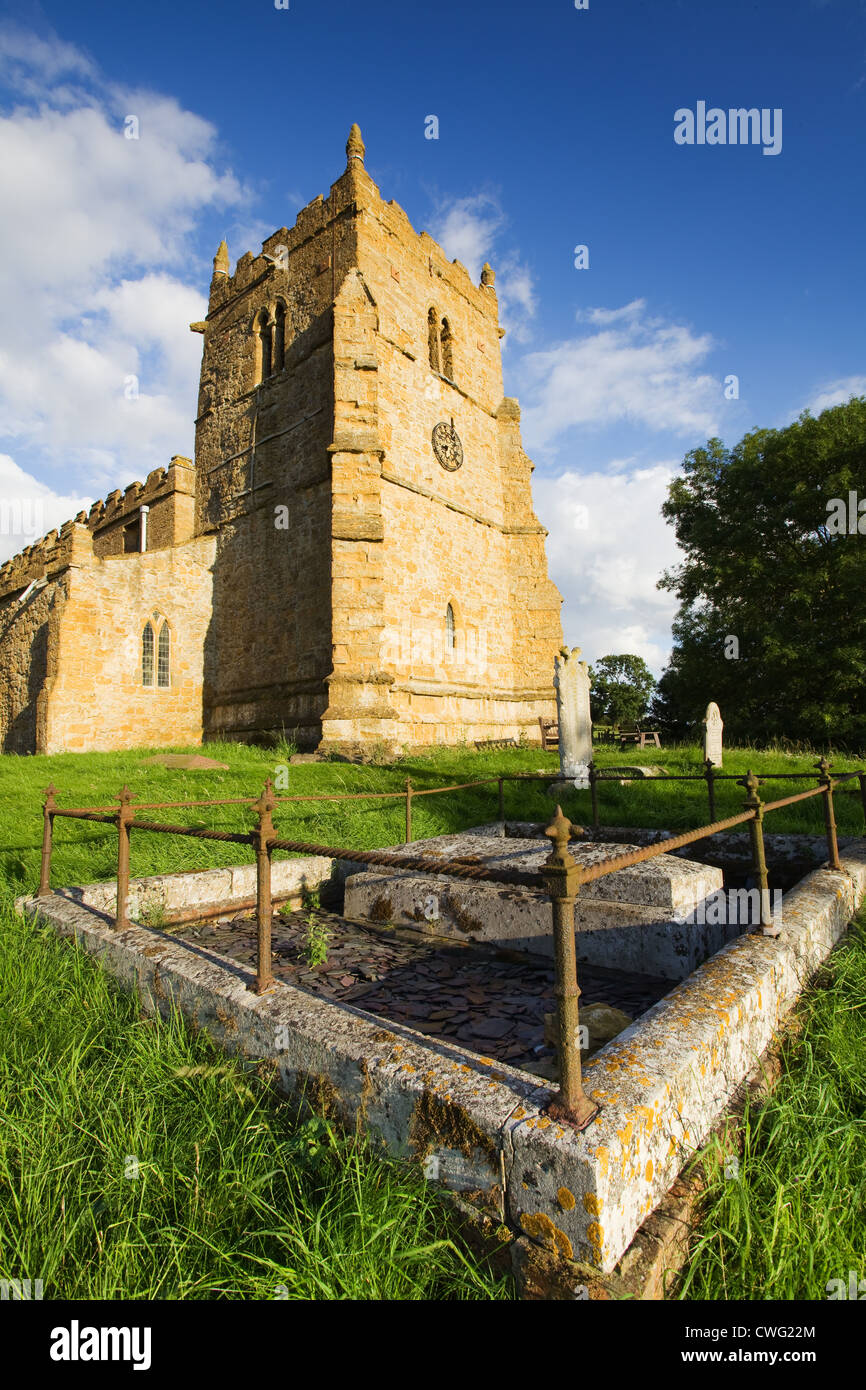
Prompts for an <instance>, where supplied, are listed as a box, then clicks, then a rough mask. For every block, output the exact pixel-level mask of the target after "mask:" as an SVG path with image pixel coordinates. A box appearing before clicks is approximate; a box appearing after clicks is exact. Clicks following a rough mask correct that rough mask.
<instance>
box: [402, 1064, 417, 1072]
mask: <svg viewBox="0 0 866 1390" xmlns="http://www.w3.org/2000/svg"><path fill="white" fill-rule="evenodd" d="M400 1070H401V1071H414V1070H415V1068H414V1067H413V1066H412V1064H411V1062H404V1063H403V1065H402V1067H401V1068H400Z"/></svg>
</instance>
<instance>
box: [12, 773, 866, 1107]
mask: <svg viewBox="0 0 866 1390" xmlns="http://www.w3.org/2000/svg"><path fill="white" fill-rule="evenodd" d="M816 768H817V771H818V774H819V775H818V778H817V782H818V785H817V786H815V787H812V788H810V789H809V790H808V791H804V792H797V793H795V794H794V795H792V796H786V797H782V798H780V799H779V800H778V801H770V802H766V803H764V802H762V801H761V798H760V795H759V788H760V785H761V782H762V781H764V780H770V781H771V780H773V778H774V776H780V777H791V778H793V777H801V776H807V775H808V774H802V773H783V774H769V775H767V776H766V777H765V778H758V777H756V776H755V775H754V774H753V773H752V772H751V771H750V772H748V773H747V775H746V776H745V777H743V778H739V779H737V780H738V781H739V783H740V785H741V786H742V787H743V788H744V790H745V791H746V793H747V795H746V798H745V802H744V807H745V809H744V810H743V811H742V812H741V813H740V814H739V815H736V816H728V817H727V818H726V819H725V820H715V819H713V820H712V821H711V822H710V824H708V825H703V826H700V827H698V829H696V830H689V831H686V832H684V833H683V834H681V835H672V836H670V837H669V838H667V839H665V840H660V841H659V842H658V843H657V844H655V845H648V846H646V847H645V848H643V849H637V850H629V851H626V853H624V854H618V855H614V856H612V857H611V858H609V859H603V860H601V861H600V862H598V863H596V864H592V865H584V864H578V863H577V862H576V861H575V859H574V857H573V856H572V854H571V853H570V851H569V848H568V846H569V839H570V837H571V836H572V834H573V833H574V831H575V830H576V828H577V827H575V826H573V825H572V824H571V822H570V821H568V820H567V819H566V818H565V816H563V814H562V811H561V809H560V808H559V806H557V808H556V814H555V816H554V818H553V820H552V822H551V824H550V825H549V826H548V828H547V830H546V831H545V834H546V835H547V836H548V837H549V838H550V840H551V841H552V842H553V843H552V849H551V853H550V855H549V856H548V858H547V859H546V860H545V861H544V864H543V865H542V867H541V870H540V872H537V873H530V872H527V871H523V870H520V869H504V868H503V869H490V868H486V867H484V866H483V865H477V864H469V863H466V862H465V861H463V862H461V861H460V860H459V859H451V860H449V859H435V860H434V859H431V858H428V857H426V856H422V855H408V854H395V853H392V852H388V851H387V850H360V849H352V848H349V847H347V846H345V845H318V844H310V843H308V842H307V841H305V840H288V839H283V838H281V837H278V836H277V834H276V831H275V829H274V824H273V813H274V811H275V810H277V808H278V806H279V804H280V803H282V802H284V801H301V800H309V801H342V800H349V799H355V798H359V799H360V798H364V797H369V798H371V799H391V798H401V799H405V803H406V843H407V844H408V843H410V842H411V840H412V801H413V798H414V797H417V796H434V795H436V794H441V793H444V792H452V791H462V790H465V789H467V788H470V787H481V786H488V785H491V784H493V783H496V784H497V785H498V791H499V819H500V820H501V821H504V818H505V817H504V807H503V784H504V783H505V782H506V781H534V780H538V779H539V778H543V779H544V780H547V779H548V776H549V774H546V773H540V774H535V773H532V774H529V775H526V774H503V775H502V776H499V777H493V778H485V779H483V780H481V781H475V782H464V783H460V784H457V785H453V786H448V787H432V788H425V789H423V790H416V789H415V788H413V786H412V783H411V780H410V779H409V778H408V777H407V779H406V787H405V790H404V791H401V792H356V793H345V794H342V795H340V794H336V795H316V796H312V795H311V796H303V795H299V796H291V797H276V796H274V793H273V789H272V786H271V781H270V778H268V780H267V781H266V782H265V785H264V788H263V790H262V793H261V796H260V797H259V798H258V800H257V801H256V800H251V799H249V798H246V797H233V798H229V799H225V800H221V801H220V800H214V801H189V802H151V803H145V804H142V805H140V806H138V807H135V806H133V804H132V794H131V793H130V791H129V789H128V787H124V788H123V789H122V791H121V793H120V797H119V800H118V805H117V809H116V810H114V809H113V808H109V807H100V808H95V807H88V808H82V809H70V808H66V807H60V806H58V805H57V803H56V800H55V796H56V788H55V787H53V786H49V787H47V788H46V790H45V801H44V803H43V833H42V864H41V872H40V878H39V892H38V896H39V897H47V896H49V895H50V893H51V857H52V848H53V832H54V821H55V819H56V817H57V816H61V817H64V818H67V819H70V820H86V821H96V822H99V823H101V824H103V825H114V826H116V827H117V910H116V916H115V925H116V926H117V927H119V928H120V927H128V926H129V925H130V923H129V917H128V911H129V884H130V834H131V832H132V831H133V830H135V831H147V832H149V833H152V834H158V835H180V836H186V837H187V838H189V839H196V840H215V841H221V842H224V843H230V844H241V845H250V846H252V848H253V849H254V850H255V854H256V926H257V959H256V975H255V981H254V985H253V988H254V989H255V991H256V992H257V993H258V994H263V993H264V992H265V991H266V990H268V989H270V988H271V987H272V986H273V985H274V977H273V972H272V968H271V959H272V951H271V923H272V916H273V899H272V893H271V858H272V854H273V851H274V850H277V849H278V850H285V851H287V852H290V853H295V854H309V855H318V856H321V857H323V858H327V859H333V860H342V861H344V862H346V861H348V862H350V863H357V864H371V865H381V866H382V867H384V868H390V869H397V870H400V871H402V872H404V873H405V872H411V873H417V872H420V873H424V874H429V875H442V876H444V877H446V878H454V879H460V880H463V881H465V882H470V883H473V882H474V883H499V884H507V885H510V886H516V887H521V888H529V889H533V890H535V891H538V890H541V891H544V892H546V893H547V895H548V896H549V898H550V901H551V907H552V914H553V948H554V951H553V953H554V965H555V993H556V997H557V1034H558V1044H559V1046H558V1055H559V1065H560V1086H559V1090H558V1092H557V1093H556V1094H555V1095H554V1096H553V1098H552V1100H551V1101H550V1104H549V1106H548V1112H549V1113H550V1114H551V1115H552V1116H554V1117H555V1118H557V1119H559V1120H560V1121H563V1122H565V1123H567V1124H569V1125H571V1126H572V1127H574V1128H575V1129H579V1130H580V1129H584V1128H585V1127H586V1126H587V1125H588V1124H589V1123H590V1122H591V1121H592V1119H593V1118H594V1117H595V1115H596V1114H597V1112H598V1106H596V1105H594V1104H593V1102H591V1101H590V1100H589V1099H588V1097H587V1096H586V1094H585V1092H584V1090H583V1083H582V1079H581V1059H580V1045H579V1032H578V999H579V996H580V988H579V986H578V982H577V962H576V951H575V924H574V907H575V900H576V897H577V895H578V893H579V890H580V887H581V885H582V884H585V883H592V882H595V881H596V880H598V879H601V878H604V877H606V876H607V875H608V874H612V873H617V872H618V871H619V870H621V869H627V868H630V867H633V866H634V865H637V864H642V863H644V862H646V861H647V860H649V859H654V858H656V857H657V856H658V855H661V854H669V853H671V851H673V850H676V849H682V848H685V846H687V845H690V844H694V843H695V842H696V841H698V840H705V839H708V838H709V837H711V836H713V835H718V834H719V833H721V832H722V831H725V830H730V829H733V827H734V826H737V825H745V824H748V826H749V831H750V835H751V839H752V869H753V874H754V877H755V879H756V882H757V884H758V888H759V891H760V902H761V920H760V926H759V928H758V930H759V931H760V932H762V933H763V934H764V935H765V936H769V937H774V936H778V935H779V933H780V930H781V928H780V927H779V925H778V924H777V923H774V922H773V920H772V916H771V914H770V907H769V899H770V895H769V889H768V884H767V865H766V856H765V852H764V836H763V820H764V816H765V815H766V813H767V812H769V811H776V810H779V809H780V808H781V807H783V806H791V805H793V804H795V803H796V802H800V801H806V800H809V799H810V798H812V797H815V796H821V797H823V801H824V820H825V829H826V834H827V848H828V859H829V864H830V867H831V868H833V869H836V870H837V871H838V870H841V869H842V863H841V860H840V858H839V848H838V842H837V836H836V821H835V814H834V809H833V791H834V788H835V787H836V786H837V785H838V784H839V783H840V782H843V781H849V780H851V779H852V778H854V777H856V778H858V779H859V783H860V794H861V797H862V801H863V808H864V815H866V772H864V771H863V770H859V771H857V772H850V773H844V774H841V775H840V776H838V777H836V778H834V777H832V776H831V775H830V765H829V763H828V762H827V760H826V758H822V759H821V761H820V762H819V763H818V764H816ZM731 775H732V774H719V773H717V772H716V771H715V769H714V768H713V765H712V763H710V762H709V760H707V763H706V765H705V768H704V771H703V772H701V773H698V774H693V775H692V776H677V777H668V778H666V780H668V781H691V780H701V779H706V781H707V788H708V793H709V800H710V808H711V814H713V815H714V810H715V791H714V783H715V781H716V780H717V779H718V778H719V777H720V776H725V777H728V776H731ZM603 780H605V779H604V778H601V777H600V776H599V773H598V771H597V769H596V768H595V766H594V764H590V790H591V794H592V807H593V824H594V826H595V827H596V828H597V827H598V783H599V782H600V781H603ZM228 805H244V806H250V807H251V809H252V810H253V811H254V812H255V813H256V816H257V825H256V827H255V829H254V830H251V831H246V832H244V831H232V830H208V829H204V828H200V827H197V826H187V825H172V824H167V823H163V822H160V821H148V820H140V819H139V818H138V812H139V811H141V810H156V809H162V808H165V809H168V808H169V807H181V806H187V807H191V806H228Z"/></svg>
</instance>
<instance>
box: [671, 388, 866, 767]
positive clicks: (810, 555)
mask: <svg viewBox="0 0 866 1390" xmlns="http://www.w3.org/2000/svg"><path fill="white" fill-rule="evenodd" d="M861 507H862V510H861ZM662 512H663V515H664V516H665V517H666V518H667V520H668V521H670V522H671V523H672V524H673V526H674V527H675V529H676V536H677V541H678V542H679V545H680V547H681V549H682V550H683V552H684V556H685V558H684V560H683V563H682V564H681V565H680V566H679V568H677V569H675V570H672V571H669V572H668V573H666V574H665V575H664V577H663V578H662V579H661V581H660V583H659V587H660V588H665V589H669V590H671V591H672V592H674V593H675V594H676V595H677V597H678V599H679V601H680V608H679V612H678V614H677V618H676V620H675V623H674V627H673V633H674V651H673V654H672V657H671V662H670V665H669V666H668V669H667V670H666V671H665V673H664V675H663V676H662V677H661V680H660V681H659V690H658V695H657V698H656V701H655V703H654V706H653V715H654V717H656V718H659V719H661V720H663V721H664V722H665V723H666V724H667V725H668V727H670V728H672V729H675V730H679V731H684V730H685V729H686V728H687V727H688V726H689V725H693V724H694V722H695V721H697V720H700V719H701V718H702V716H703V713H704V710H705V708H706V705H707V703H708V701H710V700H715V701H716V702H717V703H718V704H719V706H720V708H721V711H722V717H723V718H724V720H725V724H726V731H727V733H728V734H730V735H731V736H732V737H735V738H739V739H746V738H751V739H754V740H756V741H757V740H761V741H765V740H767V739H772V738H785V737H787V738H790V739H797V740H809V741H811V742H813V743H816V744H819V745H826V744H829V743H831V742H832V743H835V744H836V745H847V746H849V747H857V748H861V747H866V397H863V396H860V397H852V399H851V400H850V401H848V403H847V404H845V405H840V406H836V407H834V408H832V409H830V410H825V411H823V412H822V413H821V414H820V415H819V416H818V417H817V418H815V417H813V416H811V415H810V414H809V412H808V411H804V413H803V414H802V415H801V416H800V417H799V419H798V420H796V421H795V422H794V423H793V424H791V425H789V426H788V427H787V428H785V429H781V430H753V431H752V432H751V433H750V434H747V435H745V436H744V438H743V439H741V440H740V442H739V444H737V445H736V446H735V447H734V448H733V449H730V450H729V449H726V448H725V447H724V445H723V444H722V442H721V440H719V439H711V440H709V441H708V443H707V445H706V447H705V448H702V449H695V450H693V451H692V452H691V453H689V454H687V455H686V458H685V460H684V464H683V475H682V476H681V477H678V478H677V479H675V480H674V482H673V483H672V484H671V486H670V489H669V493H668V499H667V501H666V502H665V503H664V505H663V507H662Z"/></svg>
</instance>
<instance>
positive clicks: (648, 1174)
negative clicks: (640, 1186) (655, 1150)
mask: <svg viewBox="0 0 866 1390" xmlns="http://www.w3.org/2000/svg"><path fill="white" fill-rule="evenodd" d="M644 1177H645V1178H646V1180H647V1182H652V1179H653V1161H652V1159H651V1158H648V1159H647V1161H646V1168H645V1169H644Z"/></svg>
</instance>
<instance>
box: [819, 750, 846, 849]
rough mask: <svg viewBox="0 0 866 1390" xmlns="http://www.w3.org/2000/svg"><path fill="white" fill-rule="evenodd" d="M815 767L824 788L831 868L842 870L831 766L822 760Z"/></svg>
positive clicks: (824, 759) (825, 820) (825, 823)
mask: <svg viewBox="0 0 866 1390" xmlns="http://www.w3.org/2000/svg"><path fill="white" fill-rule="evenodd" d="M815 766H816V767H817V769H818V772H819V776H818V785H819V787H823V788H824V798H823V800H824V825H825V826H826V829H827V849H828V851H829V858H830V868H831V869H841V868H842V861H841V859H840V858H839V842H838V840H837V839H836V816H835V813H834V811H833V778H832V777H831V776H830V764H829V763H828V761H827V759H826V758H822V759H821V761H820V762H819V763H816V764H815Z"/></svg>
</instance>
